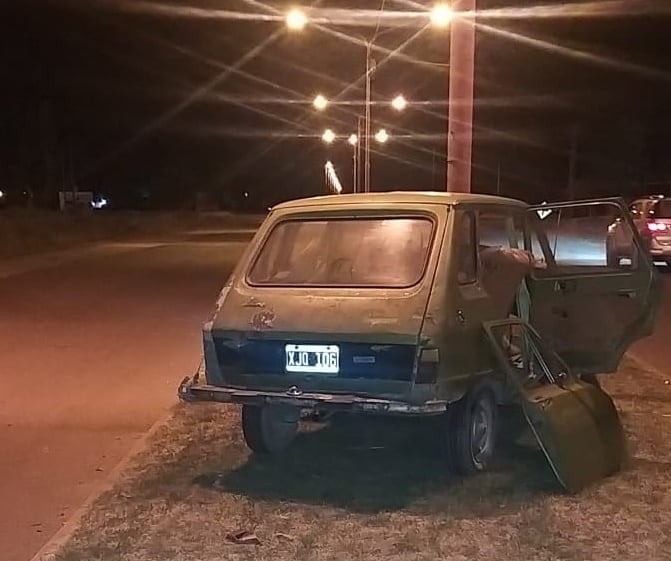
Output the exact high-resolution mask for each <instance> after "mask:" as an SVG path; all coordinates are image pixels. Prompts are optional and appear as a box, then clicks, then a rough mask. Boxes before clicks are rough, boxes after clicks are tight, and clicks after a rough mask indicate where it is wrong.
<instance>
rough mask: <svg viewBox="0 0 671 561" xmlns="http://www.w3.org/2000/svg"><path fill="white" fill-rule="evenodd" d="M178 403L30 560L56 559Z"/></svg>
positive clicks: (156, 423) (44, 560)
mask: <svg viewBox="0 0 671 561" xmlns="http://www.w3.org/2000/svg"><path fill="white" fill-rule="evenodd" d="M176 407H177V406H176V405H173V406H172V407H171V408H170V409H169V410H168V411H167V412H166V413H165V414H163V415H162V416H161V417H159V418H158V419H157V420H156V421H155V422H154V424H153V425H152V426H151V427H150V428H149V430H148V431H147V432H145V433H144V434H143V435H142V436H140V438H139V439H138V440H137V441H136V442H135V444H133V447H132V448H131V449H130V451H129V452H128V454H126V455H125V456H124V457H123V458H122V459H121V460H120V461H119V463H118V464H117V465H116V466H114V468H113V469H112V471H110V472H109V475H108V476H107V477H106V478H105V479H104V480H102V481H101V482H100V483H99V484H98V485H96V487H95V488H94V489H93V491H91V493H90V494H89V496H88V497H86V500H84V502H83V503H82V504H81V505H80V506H79V508H77V510H75V511H74V513H73V514H72V516H70V518H68V520H67V521H66V522H65V524H63V526H62V527H61V528H60V530H58V531H57V532H56V533H55V534H54V535H53V536H51V538H49V541H47V543H45V544H44V545H43V546H42V547H41V548H40V549H39V551H38V552H37V553H36V554H35V555H33V556H32V557H31V559H30V561H54V560H55V558H56V555H57V554H58V553H59V551H60V550H61V549H62V547H63V546H64V545H65V544H66V543H67V542H68V541H69V540H70V538H71V537H72V535H73V534H74V533H75V531H76V530H77V528H78V527H79V523H80V522H81V520H82V518H83V517H84V515H85V514H86V513H87V512H88V510H89V509H90V508H91V506H92V505H93V503H95V502H96V501H97V500H98V498H99V497H100V496H101V495H103V494H104V493H106V492H107V491H110V490H111V489H112V488H113V487H114V485H115V484H116V483H117V482H118V481H119V479H121V476H122V475H123V473H124V472H125V471H126V468H127V467H128V466H129V464H130V463H131V461H132V460H133V459H134V458H135V457H136V456H137V455H138V454H139V453H140V452H142V451H144V450H145V449H146V448H147V446H148V444H149V441H150V440H151V437H152V436H154V434H156V432H157V431H158V430H159V429H160V428H161V427H163V426H164V425H165V424H167V423H168V422H169V421H170V419H172V417H173V416H174V414H175V412H176Z"/></svg>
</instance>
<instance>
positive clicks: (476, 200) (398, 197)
mask: <svg viewBox="0 0 671 561" xmlns="http://www.w3.org/2000/svg"><path fill="white" fill-rule="evenodd" d="M389 203H391V204H399V205H402V204H413V205H422V204H427V205H457V204H493V205H502V206H518V207H520V208H526V207H527V206H528V205H527V204H526V203H524V202H522V201H518V200H516V199H508V198H505V197H496V196H493V195H481V194H478V193H446V192H440V191H387V192H378V193H349V194H344V195H324V196H319V197H310V198H307V199H297V200H294V201H287V202H284V203H280V204H278V205H276V206H274V207H273V210H285V209H294V208H295V209H297V208H305V207H324V206H328V205H342V204H369V205H375V204H389Z"/></svg>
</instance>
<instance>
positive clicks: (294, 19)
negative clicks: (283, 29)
mask: <svg viewBox="0 0 671 561" xmlns="http://www.w3.org/2000/svg"><path fill="white" fill-rule="evenodd" d="M286 21H287V27H288V28H289V29H291V30H292V31H301V30H302V29H303V28H304V27H305V25H306V24H307V22H308V18H307V16H306V15H305V13H303V11H302V10H299V9H298V8H292V9H291V10H289V12H288V13H287V19H286Z"/></svg>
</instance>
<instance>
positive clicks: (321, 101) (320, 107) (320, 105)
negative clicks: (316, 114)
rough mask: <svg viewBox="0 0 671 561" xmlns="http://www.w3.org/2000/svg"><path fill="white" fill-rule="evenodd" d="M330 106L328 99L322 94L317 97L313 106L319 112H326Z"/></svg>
mask: <svg viewBox="0 0 671 561" xmlns="http://www.w3.org/2000/svg"><path fill="white" fill-rule="evenodd" d="M328 104H329V100H328V99H326V98H325V97H324V96H323V95H322V94H319V95H318V96H317V97H315V99H314V101H313V102H312V105H314V106H315V109H316V110H317V111H324V109H326V106H327V105H328Z"/></svg>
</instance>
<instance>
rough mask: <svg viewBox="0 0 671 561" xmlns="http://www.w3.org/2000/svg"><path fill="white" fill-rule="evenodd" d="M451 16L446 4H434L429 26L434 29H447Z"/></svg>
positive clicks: (451, 13)
mask: <svg viewBox="0 0 671 561" xmlns="http://www.w3.org/2000/svg"><path fill="white" fill-rule="evenodd" d="M453 16H454V12H453V11H452V8H450V7H449V6H448V5H447V4H443V3H440V4H436V5H435V6H434V7H433V9H432V10H431V24H432V25H433V26H434V27H447V26H448V25H450V22H451V21H452V17H453Z"/></svg>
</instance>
